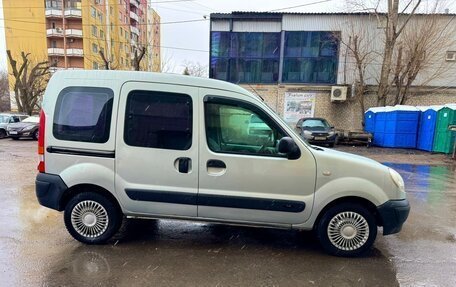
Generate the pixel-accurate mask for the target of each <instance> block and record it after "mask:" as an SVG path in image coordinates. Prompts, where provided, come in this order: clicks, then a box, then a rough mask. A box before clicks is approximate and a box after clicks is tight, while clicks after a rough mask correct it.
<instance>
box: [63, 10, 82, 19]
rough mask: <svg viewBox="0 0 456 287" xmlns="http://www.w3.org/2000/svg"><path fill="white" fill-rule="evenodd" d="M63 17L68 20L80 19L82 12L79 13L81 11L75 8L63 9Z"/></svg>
mask: <svg viewBox="0 0 456 287" xmlns="http://www.w3.org/2000/svg"><path fill="white" fill-rule="evenodd" d="M65 17H68V18H81V17H82V11H81V9H77V8H68V9H65Z"/></svg>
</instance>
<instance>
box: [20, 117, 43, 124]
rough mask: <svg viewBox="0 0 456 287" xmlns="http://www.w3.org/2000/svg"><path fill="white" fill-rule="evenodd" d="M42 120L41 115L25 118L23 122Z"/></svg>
mask: <svg viewBox="0 0 456 287" xmlns="http://www.w3.org/2000/svg"><path fill="white" fill-rule="evenodd" d="M39 121H40V118H39V117H28V118H26V119H25V120H23V121H22V122H23V123H38V122H39Z"/></svg>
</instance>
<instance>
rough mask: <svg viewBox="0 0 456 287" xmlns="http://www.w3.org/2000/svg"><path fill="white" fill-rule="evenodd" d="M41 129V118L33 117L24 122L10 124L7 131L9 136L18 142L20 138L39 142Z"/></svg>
mask: <svg viewBox="0 0 456 287" xmlns="http://www.w3.org/2000/svg"><path fill="white" fill-rule="evenodd" d="M39 128H40V118H39V117H36V116H31V117H28V118H26V119H25V120H23V121H22V122H18V123H13V124H9V125H8V126H7V128H6V129H7V132H8V135H9V136H10V137H11V138H12V139H13V140H18V139H19V138H32V139H34V140H37V139H38V136H39Z"/></svg>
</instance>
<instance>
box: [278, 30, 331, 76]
mask: <svg viewBox="0 0 456 287" xmlns="http://www.w3.org/2000/svg"><path fill="white" fill-rule="evenodd" d="M338 50H339V43H338V41H337V37H335V36H334V34H333V32H308V31H297V32H285V43H284V55H283V71H282V82H284V83H312V84H335V83H336V81H337V66H338V65H337V64H338Z"/></svg>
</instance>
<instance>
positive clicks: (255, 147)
mask: <svg viewBox="0 0 456 287" xmlns="http://www.w3.org/2000/svg"><path fill="white" fill-rule="evenodd" d="M200 97H201V99H202V100H201V101H200V102H201V104H200V110H201V111H203V112H202V113H201V118H200V130H201V133H200V164H199V168H200V173H199V194H198V216H199V217H202V218H208V219H211V218H213V219H218V220H228V221H237V222H255V223H263V224H268V223H273V224H298V223H303V222H305V221H306V220H307V219H308V218H309V216H310V214H311V211H312V205H313V197H314V196H313V195H314V188H315V175H316V166H315V159H314V158H313V156H312V154H311V153H310V152H309V151H308V149H307V148H306V147H305V146H304V144H303V143H301V142H300V141H299V140H298V139H297V138H294V140H295V142H296V143H297V144H298V146H299V148H300V150H301V156H300V157H299V158H298V159H296V160H289V159H287V158H286V157H284V155H282V154H279V153H278V151H277V144H278V141H279V140H280V139H281V138H282V137H284V136H291V137H295V136H294V135H293V134H291V132H290V131H291V129H290V128H288V127H284V126H281V125H280V124H278V122H279V121H280V119H278V117H277V115H275V114H273V113H272V112H268V111H267V108H264V107H261V104H259V101H256V100H254V99H251V98H248V97H245V96H240V95H238V94H235V93H230V92H226V91H218V90H211V89H200ZM252 121H253V122H252Z"/></svg>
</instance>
